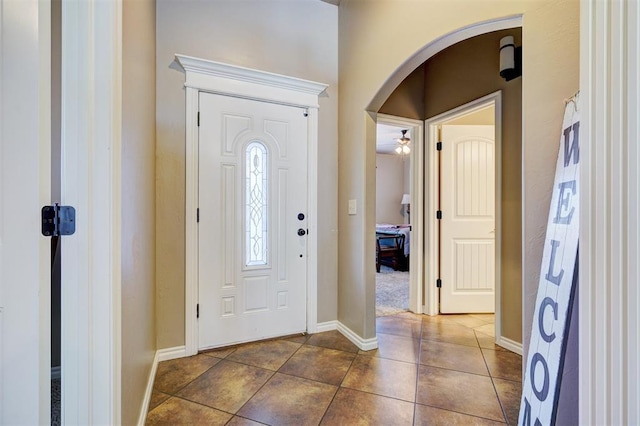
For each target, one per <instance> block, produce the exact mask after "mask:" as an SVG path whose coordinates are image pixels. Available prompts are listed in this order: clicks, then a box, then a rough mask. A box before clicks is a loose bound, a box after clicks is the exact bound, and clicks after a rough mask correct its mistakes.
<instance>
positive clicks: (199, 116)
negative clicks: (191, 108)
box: [198, 111, 200, 127]
mask: <svg viewBox="0 0 640 426" xmlns="http://www.w3.org/2000/svg"><path fill="white" fill-rule="evenodd" d="M198 127H200V111H198Z"/></svg>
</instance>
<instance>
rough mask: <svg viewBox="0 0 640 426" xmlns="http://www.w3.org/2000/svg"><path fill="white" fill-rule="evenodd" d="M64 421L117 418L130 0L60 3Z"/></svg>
mask: <svg viewBox="0 0 640 426" xmlns="http://www.w3.org/2000/svg"><path fill="white" fill-rule="evenodd" d="M62 20H63V26H62V99H63V100H64V102H63V103H62V161H63V167H62V176H61V178H62V194H61V203H62V204H67V205H72V206H74V207H75V208H76V212H77V215H78V217H77V222H76V233H75V234H74V235H72V236H69V237H65V238H64V239H62V240H61V249H62V250H63V251H64V252H65V256H63V258H62V266H61V270H62V282H64V286H62V304H63V306H65V309H63V310H62V325H61V328H62V394H63V395H64V397H63V398H62V422H63V423H64V424H119V423H120V412H121V367H120V361H121V329H120V327H121V325H120V317H121V299H122V296H121V292H120V280H121V270H120V247H121V243H120V232H121V227H120V211H121V208H120V206H121V199H120V174H121V162H120V155H121V137H122V130H121V115H122V113H121V112H122V105H121V96H122V84H121V80H122V64H121V61H122V3H121V2H119V1H118V2H63V4H62Z"/></svg>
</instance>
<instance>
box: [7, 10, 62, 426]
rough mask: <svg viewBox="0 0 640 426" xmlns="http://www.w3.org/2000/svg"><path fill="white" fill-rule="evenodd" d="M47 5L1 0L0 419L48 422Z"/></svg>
mask: <svg viewBox="0 0 640 426" xmlns="http://www.w3.org/2000/svg"><path fill="white" fill-rule="evenodd" d="M50 22H51V14H50V4H49V3H48V2H39V1H35V0H24V1H2V2H0V424H3V425H19V424H24V425H36V424H49V423H50V377H51V364H50V332H51V331H50V323H51V317H50V303H51V301H50V278H51V259H50V245H51V241H50V239H49V238H46V237H43V236H42V235H41V234H40V227H41V220H40V209H41V207H42V206H43V205H46V204H49V202H50V170H51V169H50V161H51V160H50V150H51V141H50V136H51V122H50V118H51V112H50V93H51V86H50V83H51V66H50V49H51V32H50Z"/></svg>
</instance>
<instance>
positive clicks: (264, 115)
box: [198, 92, 307, 349]
mask: <svg viewBox="0 0 640 426" xmlns="http://www.w3.org/2000/svg"><path fill="white" fill-rule="evenodd" d="M199 104H200V106H199V108H200V128H199V186H198V197H199V227H198V239H199V241H198V246H199V254H198V261H199V267H198V268H199V272H198V281H199V294H198V300H199V322H198V342H199V344H198V347H199V348H200V349H203V348H210V347H219V346H224V345H229V344H234V343H239V342H246V341H252V340H258V339H263V338H268V337H274V336H279V335H286V334H292V333H297V332H303V331H306V286H307V247H306V235H305V234H306V232H307V217H306V216H307V118H306V113H305V110H304V109H302V108H297V107H290V106H284V105H278V104H273V103H266V102H258V101H253V100H247V99H241V98H235V97H229V96H221V95H214V94H208V93H204V92H200V97H199Z"/></svg>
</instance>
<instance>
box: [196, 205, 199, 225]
mask: <svg viewBox="0 0 640 426" xmlns="http://www.w3.org/2000/svg"><path fill="white" fill-rule="evenodd" d="M196 222H200V207H198V208H197V209H196Z"/></svg>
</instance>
